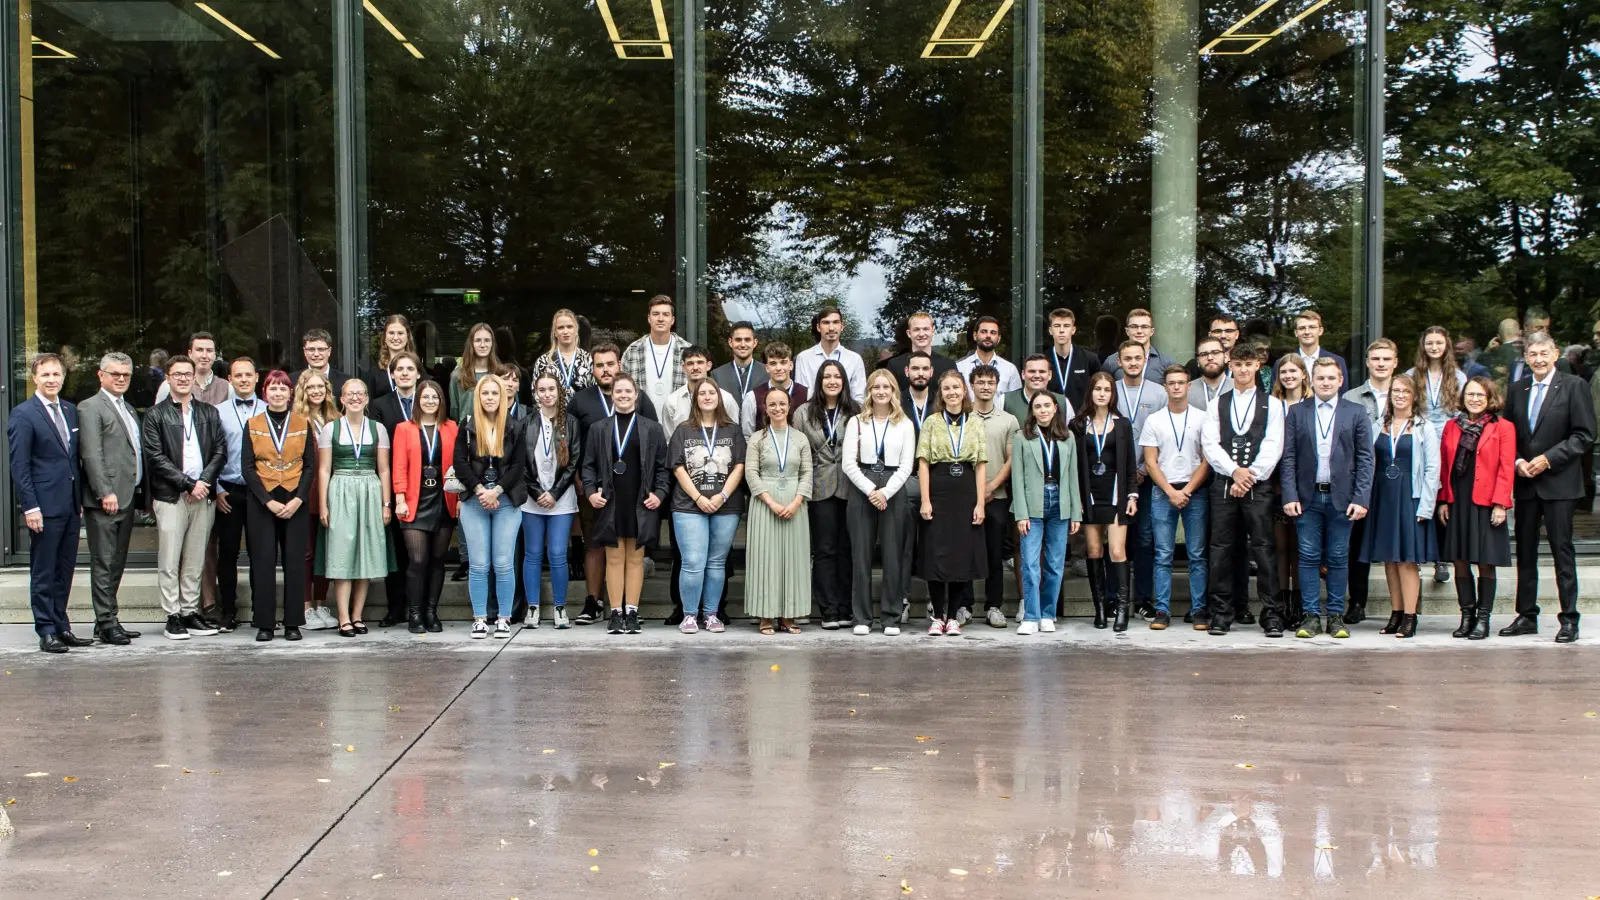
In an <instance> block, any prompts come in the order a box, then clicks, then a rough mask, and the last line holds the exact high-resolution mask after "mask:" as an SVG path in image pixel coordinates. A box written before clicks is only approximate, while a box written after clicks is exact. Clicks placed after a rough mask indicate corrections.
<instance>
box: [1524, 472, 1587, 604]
mask: <svg viewBox="0 0 1600 900" xmlns="http://www.w3.org/2000/svg"><path fill="white" fill-rule="evenodd" d="M1577 505H1578V501H1576V500H1541V499H1539V498H1538V497H1518V498H1517V505H1516V506H1514V507H1512V508H1513V509H1514V510H1515V511H1516V516H1517V615H1519V616H1537V615H1539V522H1540V521H1541V520H1542V521H1543V522H1544V530H1545V533H1546V534H1547V535H1549V538H1550V554H1551V556H1553V557H1555V564H1556V596H1557V597H1558V598H1559V599H1560V601H1561V613H1560V616H1559V618H1560V620H1561V624H1563V625H1576V624H1578V561H1577V557H1576V555H1575V553H1574V552H1573V547H1572V513H1573V510H1574V509H1575V508H1576V507H1577Z"/></svg>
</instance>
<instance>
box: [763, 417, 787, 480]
mask: <svg viewBox="0 0 1600 900" xmlns="http://www.w3.org/2000/svg"><path fill="white" fill-rule="evenodd" d="M767 435H768V436H769V437H771V438H772V450H773V452H774V453H776V454H778V474H779V475H782V474H783V470H784V467H785V466H787V465H788V464H789V429H787V428H785V429H784V430H783V449H782V450H779V449H778V432H777V429H775V428H769V429H767Z"/></svg>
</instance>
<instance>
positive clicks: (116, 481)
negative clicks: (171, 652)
mask: <svg viewBox="0 0 1600 900" xmlns="http://www.w3.org/2000/svg"><path fill="white" fill-rule="evenodd" d="M99 375H100V391H99V393H97V394H95V395H94V396H92V397H89V398H88V399H86V400H84V401H83V402H82V403H80V404H79V405H78V429H79V430H78V440H79V443H78V448H79V457H80V459H81V460H82V461H83V524H84V530H85V531H86V532H87V533H88V537H89V586H90V592H91V594H92V596H93V598H94V634H95V637H97V638H99V639H100V640H102V641H104V642H106V643H108V644H126V643H128V642H129V640H130V639H131V638H136V637H138V636H139V632H137V631H129V630H127V629H126V628H123V627H122V623H121V622H120V621H118V619H117V591H118V589H119V588H120V587H121V585H122V569H123V566H124V565H125V564H126V563H127V561H128V541H129V539H130V538H132V537H133V525H134V502H133V494H134V491H135V490H137V489H138V487H139V483H140V481H141V480H142V479H143V477H144V459H143V448H142V447H140V443H139V442H140V436H139V420H138V416H137V414H136V413H135V412H134V411H133V409H132V407H130V406H129V405H128V401H127V397H126V395H127V393H128V386H129V385H130V384H132V383H133V360H132V359H129V358H128V355H127V354H125V353H107V354H106V355H105V356H104V357H102V358H101V359H100V372H99Z"/></svg>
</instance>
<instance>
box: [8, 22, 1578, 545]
mask: <svg viewBox="0 0 1600 900" xmlns="http://www.w3.org/2000/svg"><path fill="white" fill-rule="evenodd" d="M1533 5H1534V7H1535V8H1536V9H1538V10H1542V11H1543V13H1547V14H1541V15H1523V14H1521V13H1520V12H1517V11H1510V10H1503V9H1501V8H1500V7H1497V6H1494V5H1492V4H1485V5H1482V6H1478V7H1470V8H1466V9H1464V10H1463V11H1462V14H1461V15H1459V16H1458V15H1456V14H1454V13H1452V14H1451V15H1450V16H1444V15H1442V14H1440V13H1438V12H1437V11H1436V10H1433V9H1431V8H1427V7H1412V6H1408V5H1404V4H1402V5H1391V6H1390V7H1389V8H1388V9H1387V10H1384V11H1382V12H1383V13H1384V14H1383V15H1376V13H1375V11H1374V10H1373V8H1371V7H1369V6H1368V5H1367V0H1266V2H1261V0H1219V2H1214V3H1206V4H1202V3H1199V2H1196V0H1103V2H1086V0H926V2H912V0H885V2H880V3H874V4H859V3H841V2H836V0H587V2H583V3H575V4H566V5H560V4H556V5H551V4H542V3H537V2H533V0H406V2H404V3H400V2H397V0H207V2H193V0H8V6H7V12H6V15H5V17H4V26H5V30H6V37H5V47H6V56H5V66H4V70H3V72H0V78H3V80H4V87H5V93H6V96H7V98H8V101H9V102H8V103H7V106H6V115H5V118H4V121H3V122H0V136H3V139H4V142H5V146H6V151H7V153H6V156H5V157H4V166H3V168H0V188H3V190H4V194H5V204H4V207H3V213H4V222H3V224H4V225H5V226H6V228H5V235H6V242H5V244H4V252H5V254H6V265H5V266H4V267H3V272H4V284H3V288H4V291H5V294H6V300H7V305H6V316H7V320H8V325H9V327H8V328H7V329H6V330H5V341H6V348H5V352H6V354H7V358H8V359H9V361H10V378H9V379H8V380H7V382H6V388H7V390H8V391H9V394H10V402H8V403H6V404H3V405H4V406H10V405H12V404H13V403H15V402H17V401H18V400H20V399H21V398H23V397H24V396H26V394H27V393H28V391H29V390H30V386H29V383H28V379H27V366H26V363H27V360H28V358H29V357H30V356H31V355H32V354H34V353H36V352H40V351H55V352H63V353H65V354H66V355H67V358H68V361H69V365H70V367H71V371H70V376H69V385H68V393H69V396H74V397H81V396H85V395H87V394H88V393H91V392H92V391H94V390H95V389H96V386H97V385H96V381H95V377H94V368H95V362H96V360H97V359H98V358H99V356H100V355H101V354H102V353H104V352H106V351H108V350H122V351H125V352H128V353H129V354H130V355H132V356H133V357H134V358H135V360H136V361H137V362H139V363H140V366H139V372H140V373H143V372H144V363H145V362H146V361H147V360H149V359H150V357H151V355H152V354H153V353H156V351H167V352H177V351H180V350H182V349H183V348H184V346H185V344H186V341H187V336H188V335H189V334H190V333H192V332H194V331H199V330H204V331H209V332H211V333H213V334H215V335H216V338H217V343H218V346H219V350H220V355H221V356H222V357H223V358H225V359H226V358H231V357H233V356H237V355H240V354H248V355H251V356H253V357H255V358H257V359H258V360H260V361H262V363H263V364H264V365H283V366H288V367H298V366H299V365H300V364H301V360H300V359H299V343H300V340H299V338H300V336H301V335H302V334H303V333H304V332H305V331H306V330H308V329H311V328H324V329H327V330H328V331H329V332H331V333H332V334H334V335H335V347H336V350H337V352H336V358H335V362H336V364H337V365H339V367H340V368H342V369H345V370H347V371H350V370H357V369H361V368H364V367H365V366H367V365H369V364H370V359H371V357H372V355H373V353H374V352H375V341H376V333H377V331H378V326H379V323H380V322H381V321H382V320H383V319H384V318H385V317H387V316H389V315H392V314H395V313H403V314H405V315H406V316H407V317H408V318H409V319H410V320H411V321H412V322H413V324H414V325H415V326H416V328H417V331H418V336H419V339H420V343H421V347H420V348H419V349H420V350H421V351H422V353H423V355H424V356H425V357H426V358H427V362H428V364H429V366H430V368H432V369H433V370H434V371H435V372H436V373H437V374H439V375H443V374H445V373H447V372H448V371H449V369H450V368H451V367H453V365H454V361H455V358H456V357H457V356H458V355H459V354H460V352H461V347H462V344H463V342H464V339H465V336H466V331H467V329H468V327H469V326H470V325H471V324H472V323H474V322H479V321H484V322H489V323H491V324H493V325H495V326H503V329H502V334H501V339H502V347H501V353H502V355H514V356H515V357H517V358H518V359H520V360H521V361H522V362H523V363H524V364H526V363H527V362H529V361H530V360H531V359H532V357H533V356H534V355H535V354H537V353H538V352H539V351H540V350H542V349H543V348H544V347H545V346H546V344H547V342H548V340H549V335H548V334H547V332H548V327H549V326H548V323H549V321H550V318H551V314H552V313H553V312H554V311H555V310H557V309H560V308H570V309H573V310H575V311H576V312H578V313H579V314H580V315H582V316H584V317H585V318H586V320H587V322H588V325H589V330H588V335H587V339H588V340H591V341H595V340H600V339H605V338H610V339H614V340H617V341H619V342H620V341H626V340H630V339H632V338H633V337H635V336H637V334H638V333H639V332H640V331H641V330H642V328H643V323H644V309H645V304H646V302H647V300H648V298H649V297H651V296H653V295H655V294H658V293H664V294H668V295H670V296H672V297H674V298H675V300H676V301H677V303H678V305H679V313H678V330H679V331H680V332H681V333H684V334H685V335H686V336H688V337H690V338H691V339H695V340H701V341H709V342H710V343H711V345H712V346H713V349H714V350H715V351H716V352H718V353H719V354H720V353H721V351H722V336H723V335H724V334H725V330H726V325H727V323H728V322H729V321H730V320H734V319H751V320H753V321H755V322H756V323H757V325H758V327H759V329H760V331H761V333H762V335H763V336H764V337H766V338H767V339H782V340H786V341H788V342H790V343H792V344H794V345H796V349H800V347H801V346H804V345H805V344H808V343H809V342H810V340H811V337H810V333H809V322H810V318H811V316H812V314H813V313H814V311H815V310H816V309H817V308H818V307H820V306H822V305H826V304H833V305H837V306H840V307H841V308H842V309H843V310H844V312H845V314H846V318H847V322H848V326H849V328H848V332H847V337H848V338H849V339H850V340H851V341H852V342H854V343H855V344H856V345H857V346H858V348H859V349H861V350H862V351H863V352H865V353H868V355H869V357H870V356H871V355H872V354H873V353H874V352H881V351H884V350H886V349H887V348H888V346H889V345H891V344H893V343H895V342H896V341H897V340H898V339H900V338H901V337H902V332H903V322H904V319H905V317H906V315H907V314H909V313H910V312H912V311H914V310H918V309H926V310H928V311H930V312H932V313H933V315H934V316H935V318H936V321H937V322H938V325H939V331H940V340H941V342H942V343H943V344H944V349H946V350H947V351H949V352H952V353H962V352H965V350H966V346H965V345H966V340H967V338H966V334H965V332H966V329H967V327H968V326H969V324H970V323H971V321H972V320H973V319H974V318H975V317H976V316H979V315H993V316H995V317H997V318H998V319H999V320H1000V321H1001V323H1002V334H1004V335H1005V336H1006V345H1005V346H1004V347H1003V348H1002V350H1003V351H1004V352H1005V353H1006V354H1007V355H1010V356H1012V357H1014V358H1020V357H1021V356H1023V355H1026V354H1027V353H1028V352H1032V351H1034V350H1038V349H1042V348H1043V347H1045V346H1046V343H1047V340H1048V337H1047V332H1046V330H1045V327H1044V323H1045V315H1046V314H1047V312H1048V311H1049V310H1050V309H1052V308H1054V307H1057V306H1066V307H1068V308H1071V309H1073V310H1074V311H1075V312H1076V313H1077V316H1078V322H1079V342H1080V343H1081V344H1085V345H1093V344H1095V343H1101V344H1110V343H1112V342H1113V341H1115V340H1118V339H1120V334H1121V327H1120V326H1121V319H1122V317H1123V316H1124V315H1125V314H1126V313H1127V312H1128V311H1129V310H1131V309H1134V308H1146V309H1149V310H1151V311H1152V312H1153V313H1154V316H1155V320H1156V337H1155V342H1156V344H1157V345H1158V346H1159V347H1160V348H1161V349H1162V350H1163V351H1164V352H1166V353H1167V355H1169V356H1171V357H1174V358H1177V359H1188V358H1189V357H1190V356H1191V355H1192V350H1193V346H1194V341H1195V338H1196V336H1197V335H1198V334H1199V333H1201V332H1202V331H1203V330H1204V329H1205V328H1206V326H1207V324H1208V321H1207V319H1208V317H1209V315H1210V314H1211V313H1212V312H1214V311H1216V310H1223V311H1226V312H1229V313H1232V314H1234V315H1236V316H1238V317H1239V318H1240V319H1242V320H1245V321H1246V322H1248V323H1249V325H1250V327H1251V328H1253V329H1254V330H1256V331H1257V332H1259V333H1262V334H1264V335H1266V336H1267V337H1269V338H1270V339H1271V340H1273V341H1274V342H1275V343H1276V344H1278V345H1282V346H1288V345H1289V344H1290V343H1291V342H1292V337H1291V336H1290V334H1289V324H1290V323H1289V317H1290V315H1291V314H1292V313H1293V312H1294V311H1297V310H1300V309H1305V308H1314V309H1317V310H1319V311H1320V312H1321V313H1322V315H1323V317H1324V320H1325V321H1326V323H1327V328H1328V334H1327V336H1326V337H1325V339H1324V344H1325V345H1326V346H1329V347H1331V348H1334V349H1337V350H1339V351H1341V352H1345V353H1346V354H1347V355H1348V356H1350V357H1351V358H1352V361H1353V362H1355V363H1356V365H1355V366H1354V368H1355V369H1357V370H1359V369H1360V359H1361V357H1362V353H1361V352H1360V348H1362V347H1363V346H1364V345H1365V343H1366V341H1367V340H1368V339H1370V338H1371V337H1373V336H1375V335H1376V334H1378V333H1387V334H1388V335H1389V336H1391V337H1394V338H1395V339H1396V340H1397V341H1398V342H1399V343H1400V344H1401V345H1402V347H1403V348H1404V349H1403V351H1402V357H1406V356H1408V355H1409V354H1410V352H1411V351H1410V348H1411V347H1412V346H1413V345H1414V343H1415V338H1414V337H1413V336H1414V335H1415V334H1416V333H1418V332H1420V330H1421V328H1422V327H1423V326H1424V325H1426V324H1431V323H1435V322H1441V323H1444V324H1446V325H1447V326H1448V327H1450V328H1452V329H1453V330H1455V331H1457V332H1459V333H1460V335H1461V336H1462V337H1466V338H1472V339H1474V340H1475V341H1476V342H1477V344H1478V345H1479V347H1484V348H1485V349H1487V345H1488V344H1489V343H1490V342H1491V341H1492V340H1493V339H1495V338H1496V337H1497V335H1498V334H1499V333H1500V331H1501V330H1502V320H1506V319H1510V320H1512V321H1513V323H1515V322H1516V321H1518V320H1522V319H1526V318H1527V317H1529V315H1530V314H1531V315H1533V316H1534V317H1538V316H1547V317H1553V322H1552V327H1553V328H1554V330H1555V331H1556V333H1557V336H1558V338H1560V339H1561V340H1562V341H1563V342H1567V341H1571V342H1575V343H1581V344H1584V345H1588V346H1586V347H1580V348H1577V349H1576V350H1575V351H1574V358H1575V359H1578V360H1579V361H1580V362H1581V363H1582V364H1583V365H1584V366H1585V367H1587V368H1588V369H1591V370H1592V369H1593V368H1595V367H1596V365H1597V364H1600V350H1592V349H1589V346H1600V338H1591V325H1592V324H1594V323H1593V312H1594V311H1595V307H1596V300H1595V296H1596V293H1597V291H1600V280H1597V276H1596V275H1595V268H1594V266H1593V264H1592V247H1593V245H1594V242H1595V240H1596V236H1595V231H1596V230H1600V216H1596V215H1595V214H1594V212H1593V209H1592V207H1593V205H1594V204H1593V199H1592V196H1593V195H1592V193H1591V192H1589V190H1588V188H1589V187H1590V186H1591V185H1594V184H1595V183H1596V182H1600V169H1597V168H1596V165H1595V163H1594V160H1595V159H1600V154H1597V153H1596V152H1595V150H1596V149H1597V148H1596V147H1595V146H1594V143H1595V141H1596V139H1595V138H1594V136H1593V135H1592V133H1591V129H1588V128H1586V127H1585V124H1584V123H1586V122H1587V117H1586V115H1585V113H1584V112H1583V111H1584V110H1585V109H1587V107H1588V105H1591V104H1592V102H1593V101H1592V98H1593V96H1594V94H1595V87H1596V80H1597V79H1596V75H1597V69H1600V66H1597V58H1596V51H1595V47H1597V46H1600V40H1597V35H1596V34H1595V33H1594V32H1595V31H1596V29H1597V26H1595V25H1594V24H1593V22H1594V21H1600V20H1596V19H1594V17H1587V18H1586V17H1584V16H1582V15H1579V14H1577V13H1574V12H1571V11H1570V10H1571V7H1569V6H1567V5H1563V4H1558V3H1554V2H1546V0H1535V3H1534V4H1533ZM1563 62H1564V63H1565V65H1563V64H1561V63H1563ZM1374 173H1376V174H1377V176H1378V177H1377V178H1376V179H1374V178H1373V177H1372V176H1373V174H1374ZM1379 201H1381V202H1379ZM157 383H158V380H157V379H156V378H155V377H154V376H150V377H143V378H141V383H140V384H139V385H138V386H136V388H135V394H134V397H135V399H136V400H138V401H139V403H140V405H145V404H147V403H149V402H150V400H151V399H152V398H153V396H154V390H155V388H156V386H157ZM9 490H10V486H9V484H6V485H4V486H3V487H0V491H5V492H9ZM3 499H5V500H6V502H7V504H8V506H11V505H12V504H11V503H10V500H9V496H8V495H7V496H6V497H4V498H3ZM5 529H6V531H5V536H6V538H7V540H6V548H7V552H8V554H10V558H12V559H15V558H16V557H17V555H18V554H19V553H21V552H24V551H25V549H26V547H25V539H26V536H25V535H24V534H22V533H21V529H19V528H18V526H17V523H16V521H15V517H14V516H13V517H8V521H7V522H6V523H5ZM19 542H24V543H19Z"/></svg>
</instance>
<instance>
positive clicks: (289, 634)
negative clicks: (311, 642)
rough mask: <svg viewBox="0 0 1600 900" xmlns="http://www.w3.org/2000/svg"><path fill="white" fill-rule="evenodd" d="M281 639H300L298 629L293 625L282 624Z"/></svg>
mask: <svg viewBox="0 0 1600 900" xmlns="http://www.w3.org/2000/svg"><path fill="white" fill-rule="evenodd" d="M283 639H284V640H286V641H298V640H300V629H298V628H296V627H294V626H293V625H285V626H283Z"/></svg>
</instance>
